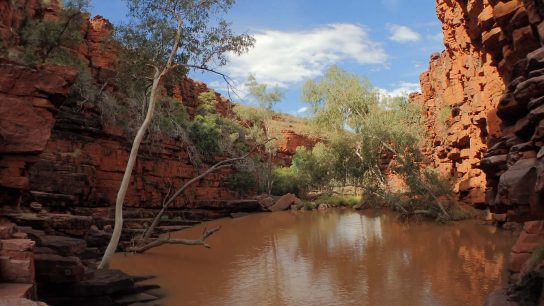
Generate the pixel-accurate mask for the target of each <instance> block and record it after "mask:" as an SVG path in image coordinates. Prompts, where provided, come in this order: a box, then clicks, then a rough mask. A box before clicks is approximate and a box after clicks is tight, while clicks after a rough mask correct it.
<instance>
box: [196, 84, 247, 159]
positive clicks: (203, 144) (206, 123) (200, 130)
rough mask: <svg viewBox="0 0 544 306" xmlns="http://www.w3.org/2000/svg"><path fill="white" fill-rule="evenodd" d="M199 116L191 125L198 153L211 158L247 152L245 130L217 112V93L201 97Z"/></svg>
mask: <svg viewBox="0 0 544 306" xmlns="http://www.w3.org/2000/svg"><path fill="white" fill-rule="evenodd" d="M198 98H199V107H198V109H197V115H196V116H195V118H194V120H193V121H192V122H191V123H190V125H189V137H190V139H191V141H192V142H193V143H194V144H195V146H196V148H197V149H198V151H199V152H200V153H201V154H202V155H204V156H206V157H211V156H214V155H216V154H218V153H230V154H233V155H234V154H241V153H243V152H245V151H247V146H246V145H245V143H244V141H245V133H246V131H245V129H244V128H243V127H242V126H241V125H240V123H239V122H237V121H236V120H234V119H230V118H225V117H223V116H221V115H220V114H218V113H217V111H216V106H215V104H216V103H217V102H216V93H215V92H214V91H208V92H204V93H202V94H200V95H199V97H198Z"/></svg>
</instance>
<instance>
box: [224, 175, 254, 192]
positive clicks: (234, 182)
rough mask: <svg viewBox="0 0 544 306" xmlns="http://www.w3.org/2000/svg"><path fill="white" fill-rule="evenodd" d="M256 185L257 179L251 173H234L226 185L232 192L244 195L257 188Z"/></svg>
mask: <svg viewBox="0 0 544 306" xmlns="http://www.w3.org/2000/svg"><path fill="white" fill-rule="evenodd" d="M256 184H257V182H256V181H255V177H253V175H252V174H251V173H249V172H238V173H234V174H232V175H231V176H229V178H228V179H227V181H226V183H225V185H226V186H227V188H229V189H230V190H233V191H238V192H242V193H247V192H248V191H249V190H250V189H252V188H255V186H256Z"/></svg>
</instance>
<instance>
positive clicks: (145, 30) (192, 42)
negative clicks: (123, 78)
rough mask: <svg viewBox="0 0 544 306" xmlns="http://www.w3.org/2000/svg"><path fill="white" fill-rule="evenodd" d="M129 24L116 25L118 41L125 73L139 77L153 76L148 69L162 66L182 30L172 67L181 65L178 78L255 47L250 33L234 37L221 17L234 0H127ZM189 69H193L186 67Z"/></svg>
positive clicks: (222, 61) (229, 26)
mask: <svg viewBox="0 0 544 306" xmlns="http://www.w3.org/2000/svg"><path fill="white" fill-rule="evenodd" d="M126 2H127V7H128V9H129V14H128V17H129V21H128V23H127V24H126V25H123V26H121V27H118V29H117V35H116V37H117V39H118V40H119V41H120V42H121V43H122V44H123V46H125V53H126V56H125V58H126V61H125V62H124V65H126V66H128V67H126V68H127V70H138V71H140V72H141V73H140V74H137V75H140V76H152V75H153V73H154V70H153V69H152V68H150V67H149V65H154V66H157V67H164V66H165V65H166V62H167V61H168V58H169V55H170V53H171V48H172V46H173V42H174V40H175V37H176V34H177V31H178V20H177V18H182V19H183V20H182V22H183V24H182V26H183V27H182V28H181V29H179V31H181V32H180V34H181V37H182V42H181V44H180V47H179V48H178V52H177V53H176V54H175V56H174V58H173V63H176V64H178V65H180V66H178V67H177V68H175V69H174V71H175V72H177V73H174V74H171V75H178V76H181V75H184V73H185V72H186V71H187V69H188V68H190V66H198V67H207V66H208V64H209V63H214V64H215V65H218V66H222V65H224V64H226V62H227V56H226V54H227V53H228V52H232V53H234V54H241V53H243V52H246V51H247V50H248V48H250V47H251V46H253V44H254V41H255V40H254V39H253V37H251V36H250V35H248V34H240V35H235V34H234V33H233V31H232V29H231V24H230V23H229V22H227V21H225V20H224V19H223V15H224V14H225V13H226V12H227V11H228V10H229V9H230V8H231V6H232V5H233V3H234V0H211V1H201V2H199V3H196V2H195V1H187V0H126ZM187 65H189V66H187Z"/></svg>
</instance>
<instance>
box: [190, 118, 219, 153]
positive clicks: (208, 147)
mask: <svg viewBox="0 0 544 306" xmlns="http://www.w3.org/2000/svg"><path fill="white" fill-rule="evenodd" d="M189 137H190V138H191V140H192V141H193V143H194V144H195V145H196V147H197V149H198V151H199V152H200V153H201V154H203V155H205V156H208V157H210V156H214V155H215V154H217V153H219V152H220V151H221V150H220V148H219V138H220V137H221V130H220V129H219V127H218V126H217V121H216V120H214V118H210V117H207V116H202V115H197V116H196V117H195V119H194V120H193V122H192V123H191V125H190V127H189Z"/></svg>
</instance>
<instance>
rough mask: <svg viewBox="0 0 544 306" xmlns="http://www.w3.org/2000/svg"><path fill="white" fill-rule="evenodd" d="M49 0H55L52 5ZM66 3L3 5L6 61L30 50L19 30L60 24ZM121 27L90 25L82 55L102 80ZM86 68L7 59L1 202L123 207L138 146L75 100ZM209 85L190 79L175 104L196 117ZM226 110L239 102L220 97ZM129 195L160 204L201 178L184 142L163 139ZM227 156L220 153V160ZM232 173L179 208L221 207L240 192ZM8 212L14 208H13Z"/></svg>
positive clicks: (0, 28)
mask: <svg viewBox="0 0 544 306" xmlns="http://www.w3.org/2000/svg"><path fill="white" fill-rule="evenodd" d="M44 3H45V4H44ZM58 10H59V5H58V3H57V1H47V2H42V1H22V0H19V1H7V2H5V1H3V2H2V3H0V36H1V37H2V43H3V45H2V46H0V53H1V55H2V57H4V58H6V57H9V55H10V54H13V53H14V52H18V51H20V50H21V48H22V47H21V46H20V45H19V42H20V37H19V33H20V32H21V31H22V28H23V27H24V26H25V24H26V23H27V22H28V21H29V20H32V19H35V18H56V16H57V13H58ZM112 30H113V27H112V25H111V24H110V23H109V22H108V21H107V20H105V19H104V18H102V17H100V16H97V17H95V18H93V19H91V20H86V21H85V22H84V26H83V29H82V33H83V38H84V39H83V42H82V43H81V45H80V46H79V47H78V48H77V49H76V50H72V53H74V54H76V55H77V56H78V57H79V58H80V59H81V60H82V61H83V62H84V63H87V65H88V67H89V68H90V69H91V71H92V74H93V77H94V78H95V79H96V80H98V81H99V82H100V83H103V82H104V81H107V80H108V79H109V78H111V77H113V76H115V74H116V66H117V57H118V56H117V55H118V51H117V50H118V49H117V47H116V46H115V44H112V43H111V39H110V37H111V33H112ZM76 75H77V70H75V69H72V68H69V67H64V66H54V65H40V66H37V67H35V68H31V67H27V66H25V65H22V64H18V63H15V62H12V61H8V60H1V61H0V118H2V120H0V144H1V145H0V189H1V191H2V196H1V197H0V203H2V205H7V206H12V207H13V206H15V205H16V204H19V205H21V204H22V205H23V207H24V206H25V205H28V204H29V203H30V202H32V201H38V202H40V203H42V204H44V205H45V206H46V207H47V208H48V209H49V210H56V211H66V210H70V211H73V212H75V211H81V210H80V208H87V207H104V208H107V207H109V206H110V205H111V203H113V202H114V199H115V194H116V190H117V188H118V186H119V185H120V181H121V178H122V175H123V171H124V167H125V164H126V161H127V159H128V154H129V151H130V145H131V141H130V139H129V137H127V136H126V135H125V134H124V133H123V132H122V131H121V129H120V128H118V127H115V126H106V125H104V124H103V122H102V120H101V118H100V114H99V112H98V111H97V110H96V109H94V108H93V107H92V106H91V107H86V106H85V107H77V106H76V105H73V102H70V103H71V104H70V103H66V102H65V100H66V97H67V95H68V93H69V90H70V86H71V84H72V82H73V81H74V79H75V77H76ZM208 90H209V89H208V87H207V86H206V85H205V84H203V83H201V82H196V81H193V80H190V79H188V78H185V79H183V80H182V81H181V82H180V83H179V84H178V85H176V86H174V87H173V88H172V92H173V96H174V98H175V99H177V100H179V101H180V103H183V104H184V105H185V106H186V107H187V110H188V113H189V114H190V115H193V114H194V112H195V110H196V107H197V106H198V95H199V94H200V93H202V92H205V91H208ZM216 101H217V103H216V107H217V110H218V111H219V113H221V114H223V115H224V116H232V115H233V113H232V103H231V102H230V101H229V100H227V99H225V98H223V97H221V96H220V95H217V96H216ZM140 151H141V154H140V157H139V160H138V162H137V165H136V167H135V170H134V172H133V175H132V182H131V186H130V187H129V191H128V193H127V199H126V204H127V206H129V207H143V208H153V207H157V206H159V205H160V203H161V199H162V197H163V196H165V195H166V193H168V191H169V190H170V189H171V188H175V187H176V186H181V185H182V184H183V182H185V181H187V180H188V179H189V178H192V177H194V176H195V175H196V173H197V169H195V168H194V166H193V164H192V163H191V162H190V160H189V158H188V155H187V153H186V148H185V146H184V145H183V144H182V142H181V141H180V140H176V139H173V138H168V137H162V138H160V139H159V140H158V142H154V143H153V144H150V143H146V144H144V145H143V147H142V148H141V150H140ZM222 158H225V156H219V157H217V159H222ZM231 171H232V170H230V169H223V170H222V171H220V172H218V173H215V174H212V175H209V176H208V177H207V178H206V179H204V180H202V181H201V182H199V183H198V184H196V185H194V186H193V187H192V188H190V189H189V190H188V191H187V192H186V193H185V195H184V196H183V197H180V198H179V199H178V201H177V202H176V203H175V205H174V206H175V207H177V208H180V207H183V208H196V207H198V208H213V209H215V208H217V206H218V205H219V206H221V205H222V206H224V205H227V204H225V203H226V202H228V201H229V200H236V199H239V198H240V197H241V195H240V194H238V193H235V192H232V191H230V190H228V188H226V187H225V186H224V180H225V177H226V175H227V174H229V173H230V172H231ZM4 208H5V207H4Z"/></svg>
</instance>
